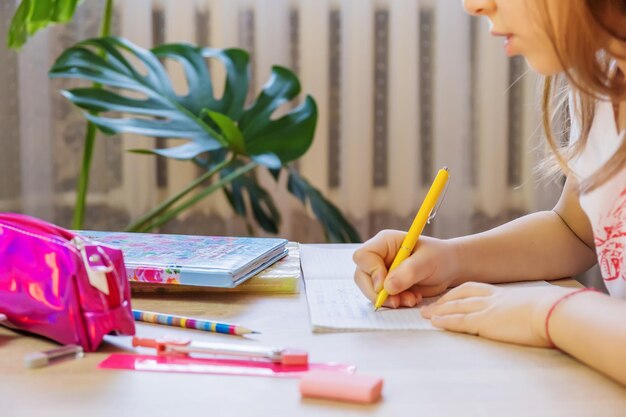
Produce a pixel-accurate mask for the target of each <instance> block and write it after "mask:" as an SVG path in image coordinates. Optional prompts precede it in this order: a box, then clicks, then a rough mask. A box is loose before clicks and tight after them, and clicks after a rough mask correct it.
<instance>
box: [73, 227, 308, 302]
mask: <svg viewBox="0 0 626 417" xmlns="http://www.w3.org/2000/svg"><path fill="white" fill-rule="evenodd" d="M77 233H78V234H79V235H81V236H83V237H86V238H89V239H91V240H94V241H97V242H100V243H102V244H105V245H109V246H115V247H118V248H120V249H122V251H123V252H124V263H125V265H126V271H127V275H128V279H129V281H130V282H131V288H132V290H133V292H135V293H145V292H152V293H165V292H177V293H179V292H198V291H216V290H221V291H237V292H242V291H253V292H274V293H283V294H285V293H297V292H298V291H299V281H300V277H301V273H300V254H299V246H298V244H297V243H295V242H291V243H290V242H288V241H287V240H285V239H278V238H255V237H223V236H191V235H174V234H152V233H128V232H96V231H78V232H77Z"/></svg>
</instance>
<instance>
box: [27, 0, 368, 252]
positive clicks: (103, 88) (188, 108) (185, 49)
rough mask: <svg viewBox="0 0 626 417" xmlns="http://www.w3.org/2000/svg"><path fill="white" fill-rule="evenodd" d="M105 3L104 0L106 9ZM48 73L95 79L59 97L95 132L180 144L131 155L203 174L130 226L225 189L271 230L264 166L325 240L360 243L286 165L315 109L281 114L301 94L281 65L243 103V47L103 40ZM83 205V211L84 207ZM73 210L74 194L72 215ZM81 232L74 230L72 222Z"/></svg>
mask: <svg viewBox="0 0 626 417" xmlns="http://www.w3.org/2000/svg"><path fill="white" fill-rule="evenodd" d="M49 1H54V0H49ZM57 1H59V2H62V1H63V0H57ZM111 3H112V2H111V1H107V6H110V5H111ZM18 12H19V9H18ZM108 12H109V13H110V9H109V10H108ZM105 21H106V18H105ZM109 24H110V23H109ZM102 33H106V31H104V30H102V31H101V34H102ZM169 60H173V61H175V62H178V63H179V64H181V66H182V68H183V69H184V74H185V78H186V81H187V85H188V92H187V93H186V94H178V93H176V92H175V91H174V87H173V85H172V81H171V79H170V77H169V74H168V72H167V70H166V69H165V63H166V62H167V61H169ZM210 61H219V62H220V63H221V64H222V65H223V66H224V67H225V69H226V79H225V86H224V91H223V93H222V95H221V97H220V98H217V97H216V96H215V94H214V88H213V84H212V78H211V74H210V71H209V68H211V66H210V65H209V64H208V62H210ZM49 74H50V77H52V78H71V79H80V80H85V81H91V82H92V83H93V85H92V86H90V87H83V88H75V89H70V90H65V91H62V94H63V95H64V96H65V97H66V98H67V99H69V100H70V101H71V102H72V103H74V104H75V105H76V106H78V107H80V108H81V109H83V110H85V117H86V118H87V119H88V121H89V126H90V129H92V130H94V132H93V133H95V129H98V130H100V131H101V132H103V133H105V134H107V135H112V134H117V133H134V134H139V135H145V136H149V137H161V138H170V139H178V140H180V141H181V142H182V143H181V144H180V145H178V146H174V147H168V148H162V149H135V150H134V152H138V153H149V154H155V155H158V156H161V157H167V158H174V159H178V160H188V161H190V162H191V163H194V164H196V165H197V166H199V167H201V168H202V170H203V172H204V173H203V174H202V175H200V176H199V177H198V178H197V179H195V180H194V181H192V182H191V183H190V184H188V186H186V187H185V188H184V189H182V190H180V191H179V192H178V193H177V194H176V195H174V196H171V197H170V198H168V199H167V200H165V201H163V202H161V203H160V204H159V205H158V206H156V207H154V208H153V209H152V210H150V211H149V212H148V213H146V214H145V215H144V216H142V217H141V218H139V219H136V220H135V221H134V222H133V223H132V224H131V225H129V227H128V228H127V230H130V231H150V230H152V229H154V228H156V227H159V226H161V225H163V224H164V223H166V222H168V221H169V220H171V219H173V218H174V217H176V216H177V215H178V214H179V213H181V212H182V211H184V210H186V209H188V208H189V207H190V206H192V205H193V204H196V203H197V202H198V201H200V200H201V199H203V198H205V197H206V196H208V195H210V194H212V193H214V192H215V191H217V190H222V191H223V192H224V193H225V194H226V197H227V199H228V201H229V203H230V205H231V206H232V207H233V209H234V210H235V212H236V213H237V214H239V215H241V216H243V217H245V218H247V215H248V212H250V213H251V214H252V218H253V219H254V220H255V222H256V223H257V224H258V225H259V226H260V227H261V228H262V229H263V230H265V231H268V232H271V233H277V232H278V227H279V223H280V211H279V210H278V208H277V207H276V205H275V203H274V201H273V199H272V197H271V195H270V194H269V192H268V191H267V190H266V189H264V188H263V187H262V186H261V185H260V184H259V182H258V181H257V174H256V171H257V170H258V169H267V170H268V171H269V172H270V173H271V174H272V176H273V177H274V178H275V179H276V180H278V178H279V177H280V176H281V175H287V176H288V180H287V187H288V190H289V192H291V193H292V194H293V195H294V196H295V197H297V198H298V199H299V200H300V201H301V202H302V203H303V204H305V205H307V204H308V205H309V206H310V208H311V210H312V212H313V213H314V215H315V216H316V217H317V219H318V221H319V222H320V224H321V225H322V227H323V229H324V231H325V233H326V236H327V239H328V240H330V241H338V242H357V241H359V240H360V239H359V236H358V234H357V232H356V231H355V230H354V228H353V227H352V226H351V225H350V223H349V222H347V221H346V219H345V218H344V216H343V215H342V214H341V212H340V211H339V210H338V209H337V207H335V206H334V205H333V204H332V203H331V202H330V201H329V200H327V199H326V198H325V197H324V196H323V195H322V194H321V193H320V192H319V191H318V190H317V189H315V188H314V187H313V186H312V185H311V184H310V183H309V182H308V181H307V180H306V179H305V178H303V177H302V176H301V175H300V174H299V173H298V171H297V170H295V169H293V168H292V167H291V166H290V163H291V162H293V161H295V160H297V159H298V158H300V157H301V156H302V155H303V154H304V153H305V152H306V151H307V150H308V149H309V147H310V145H311V142H312V140H313V136H314V132H315V126H316V122H317V106H316V103H315V101H314V99H313V98H312V97H310V96H306V97H305V98H304V99H303V100H302V103H301V104H299V105H298V106H297V107H295V108H294V107H292V108H291V109H290V111H281V109H282V108H283V107H285V106H283V105H285V104H291V102H292V101H294V100H295V99H296V98H297V97H298V95H299V94H300V89H301V88H300V83H299V81H298V79H297V77H296V76H295V75H294V74H293V73H292V72H291V71H290V70H288V69H287V68H283V67H279V66H275V67H273V68H272V72H271V76H270V78H269V80H268V81H267V83H266V84H265V86H264V87H263V89H262V91H261V92H260V93H259V95H258V96H257V97H256V99H255V100H254V101H253V102H252V103H250V104H247V103H246V98H247V97H249V85H250V80H249V56H248V53H247V52H246V51H244V50H241V49H213V48H205V47H199V46H194V45H190V44H168V45H161V46H157V47H155V48H153V49H151V50H147V49H143V48H141V47H139V46H137V45H134V44H133V43H131V42H129V41H128V40H125V39H123V38H116V37H110V36H102V37H99V38H94V39H89V40H85V41H82V42H79V43H78V44H76V45H74V46H73V47H71V48H69V49H67V50H66V51H65V52H63V54H62V55H61V56H60V57H59V58H58V59H57V60H56V62H55V63H54V65H53V67H52V68H51V70H50V73H49ZM279 108H280V109H279ZM90 138H91V139H93V135H91V136H90V132H89V129H88V132H87V138H86V155H87V148H89V147H90V148H93V146H92V144H91V145H90V140H89V139H90ZM89 158H90V156H89V157H87V158H84V161H83V170H82V171H81V175H80V178H79V192H78V194H79V196H80V194H81V189H82V190H83V191H84V190H86V183H87V181H88V180H87V178H88V175H89V172H88V171H89ZM81 183H82V188H81ZM192 191H193V193H192ZM246 194H247V196H248V198H245V195H246ZM82 204H83V207H84V201H83V203H82ZM79 205H80V198H79V201H78V202H77V212H79V210H80V207H78V206H79ZM75 220H76V217H75ZM80 221H81V222H82V216H81V217H80ZM77 226H78V227H80V225H76V224H74V227H77ZM249 227H250V225H249Z"/></svg>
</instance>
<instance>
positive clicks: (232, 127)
mask: <svg viewBox="0 0 626 417" xmlns="http://www.w3.org/2000/svg"><path fill="white" fill-rule="evenodd" d="M202 114H204V115H206V116H207V117H209V118H210V119H211V120H212V121H213V122H214V123H215V124H216V125H217V126H218V127H219V129H220V131H221V133H222V136H224V139H226V141H228V143H229V144H230V145H231V148H232V149H233V150H234V151H235V152H236V153H239V154H244V153H245V152H246V145H245V143H244V140H243V135H242V134H241V131H240V130H239V127H238V126H237V125H236V124H235V122H234V121H233V120H232V119H231V118H229V117H228V116H226V115H224V114H222V113H218V112H216V111H211V110H208V109H204V110H203V111H202Z"/></svg>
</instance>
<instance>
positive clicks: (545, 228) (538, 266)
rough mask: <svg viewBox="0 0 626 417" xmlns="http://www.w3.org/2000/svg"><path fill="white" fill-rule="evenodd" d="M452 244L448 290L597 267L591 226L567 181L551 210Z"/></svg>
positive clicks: (552, 276)
mask: <svg viewBox="0 0 626 417" xmlns="http://www.w3.org/2000/svg"><path fill="white" fill-rule="evenodd" d="M451 243H453V245H454V246H456V252H457V257H458V267H457V275H456V277H455V278H454V280H453V285H459V284H461V283H463V282H466V281H482V282H489V283H495V282H512V281H530V280H539V279H556V278H563V277H566V276H571V275H575V274H578V273H581V272H583V271H586V270H587V269H589V268H590V267H591V266H592V265H593V264H594V263H595V262H596V253H595V250H594V249H593V234H592V230H591V226H590V224H589V220H588V219H587V216H586V215H585V213H584V212H583V211H582V209H581V207H580V204H579V202H578V184H577V182H576V180H575V179H574V178H572V177H570V178H568V179H567V181H566V183H565V187H564V189H563V193H562V194H561V197H560V199H559V202H558V203H557V205H556V207H555V208H554V210H552V211H544V212H538V213H533V214H530V215H527V216H524V217H521V218H519V219H517V220H514V221H512V222H509V223H507V224H504V225H502V226H500V227H497V228H495V229H492V230H489V231H486V232H484V233H479V234H476V235H471V236H464V237H461V238H457V239H453V240H452V241H451Z"/></svg>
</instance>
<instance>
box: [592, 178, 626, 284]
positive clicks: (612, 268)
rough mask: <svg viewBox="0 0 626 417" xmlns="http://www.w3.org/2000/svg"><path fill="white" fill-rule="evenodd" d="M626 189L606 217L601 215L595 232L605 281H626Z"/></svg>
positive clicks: (597, 250) (599, 260)
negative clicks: (625, 265)
mask: <svg viewBox="0 0 626 417" xmlns="http://www.w3.org/2000/svg"><path fill="white" fill-rule="evenodd" d="M625 221H626V188H625V189H623V190H622V192H621V193H620V195H619V197H618V198H617V199H616V201H615V203H614V205H613V208H612V209H611V210H610V211H609V213H608V215H607V216H606V217H603V216H602V215H600V219H599V221H598V224H597V228H596V230H595V231H594V241H595V244H596V252H597V253H598V265H599V266H600V271H601V272H602V277H603V278H604V280H605V281H613V280H616V279H618V278H620V277H621V278H622V279H624V280H626V276H624V274H623V272H622V262H623V261H624V255H625V254H624V247H625V246H626V223H625Z"/></svg>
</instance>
